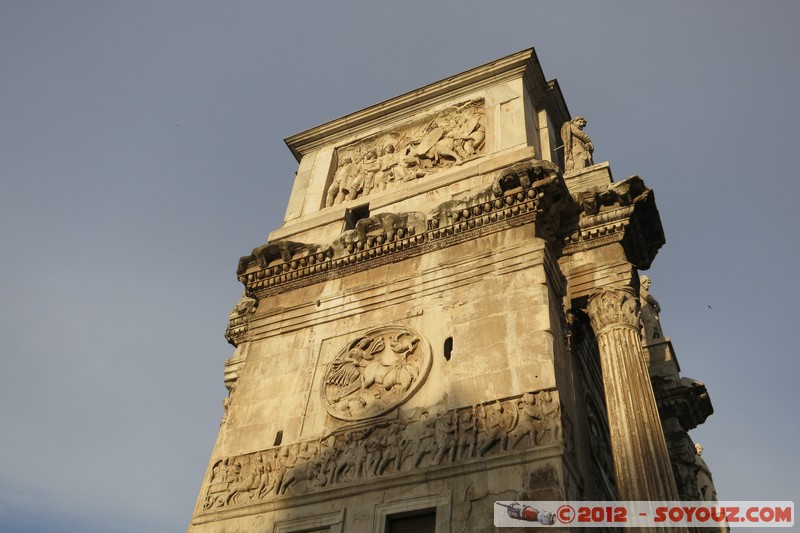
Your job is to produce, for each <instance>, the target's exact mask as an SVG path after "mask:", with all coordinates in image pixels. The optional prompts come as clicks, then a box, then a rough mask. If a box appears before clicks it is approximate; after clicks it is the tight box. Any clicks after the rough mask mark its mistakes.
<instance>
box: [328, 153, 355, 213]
mask: <svg viewBox="0 0 800 533" xmlns="http://www.w3.org/2000/svg"><path fill="white" fill-rule="evenodd" d="M352 162H353V160H352V159H350V158H349V157H348V158H346V159H345V160H344V161H343V164H342V166H341V167H339V171H337V172H336V173H335V174H334V176H333V180H332V181H331V184H330V185H328V193H327V194H326V196H325V207H331V206H332V205H334V204H340V203H342V201H343V200H344V198H345V196H347V191H346V190H345V184H346V183H347V176H348V172H349V171H348V170H345V169H346V168H347V167H348V166H349V165H350V164H352Z"/></svg>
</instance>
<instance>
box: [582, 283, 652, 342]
mask: <svg viewBox="0 0 800 533" xmlns="http://www.w3.org/2000/svg"><path fill="white" fill-rule="evenodd" d="M639 305H640V304H639V295H638V294H636V292H635V291H634V290H633V289H632V288H630V287H623V288H618V289H605V290H603V291H600V292H597V293H595V294H593V295H592V296H590V297H589V301H588V304H587V306H586V311H587V312H588V314H589V318H590V319H591V321H592V329H594V331H595V335H600V333H601V332H602V331H603V330H605V329H607V328H610V327H614V326H627V327H631V328H634V329H635V330H637V331H638V330H639Z"/></svg>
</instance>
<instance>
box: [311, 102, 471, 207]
mask: <svg viewBox="0 0 800 533" xmlns="http://www.w3.org/2000/svg"><path fill="white" fill-rule="evenodd" d="M485 141H486V118H485V112H484V100H483V99H475V100H469V101H467V102H462V103H459V104H456V105H453V106H450V107H447V108H445V109H443V110H441V111H439V112H438V113H435V114H434V115H430V116H427V117H425V118H422V119H418V120H415V121H413V122H411V123H409V124H406V125H403V126H400V127H397V128H395V129H393V130H390V131H387V132H383V133H381V134H379V135H375V136H372V137H369V138H367V139H362V140H359V141H358V142H355V143H352V144H349V145H347V146H342V147H340V148H338V149H337V150H336V161H337V166H336V170H335V173H334V175H333V180H332V181H331V184H330V185H329V186H328V191H327V194H326V197H325V207H331V206H333V205H337V204H340V203H342V202H344V201H345V200H354V199H356V198H363V197H365V196H368V195H369V194H371V193H373V192H380V191H384V190H387V189H392V188H396V187H399V186H402V185H403V184H405V183H407V182H411V181H414V180H417V179H420V178H423V177H425V176H426V175H428V174H430V173H432V172H435V171H437V170H441V169H443V168H449V167H452V166H455V165H461V164H463V163H465V162H467V161H471V160H472V159H475V158H477V157H480V156H481V155H483V153H484V147H485Z"/></svg>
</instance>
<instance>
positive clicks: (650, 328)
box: [639, 276, 664, 341]
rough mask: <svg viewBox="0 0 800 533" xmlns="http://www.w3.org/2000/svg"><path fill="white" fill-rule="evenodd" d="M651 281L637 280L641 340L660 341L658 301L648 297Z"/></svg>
mask: <svg viewBox="0 0 800 533" xmlns="http://www.w3.org/2000/svg"><path fill="white" fill-rule="evenodd" d="M652 283H653V282H652V281H650V278H648V277H647V276H641V277H640V278H639V302H640V304H641V320H642V338H643V339H644V340H645V341H650V340H654V339H661V338H663V337H664V332H663V331H661V320H660V318H659V316H658V315H659V313H661V306H660V305H658V300H656V299H655V298H653V297H652V296H651V295H650V285H652Z"/></svg>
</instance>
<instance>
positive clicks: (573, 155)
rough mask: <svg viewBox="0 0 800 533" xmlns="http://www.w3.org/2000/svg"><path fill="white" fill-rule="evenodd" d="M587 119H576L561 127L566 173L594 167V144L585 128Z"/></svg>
mask: <svg viewBox="0 0 800 533" xmlns="http://www.w3.org/2000/svg"><path fill="white" fill-rule="evenodd" d="M585 127H586V119H585V118H583V117H575V118H573V119H572V120H570V121H569V122H565V123H564V125H563V126H561V141H562V142H563V143H564V173H567V172H574V171H577V170H580V169H582V168H586V167H589V166H592V165H593V164H594V161H593V159H592V153H593V152H594V144H592V140H591V139H590V138H589V136H588V135H586V133H584V131H583V128H585Z"/></svg>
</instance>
